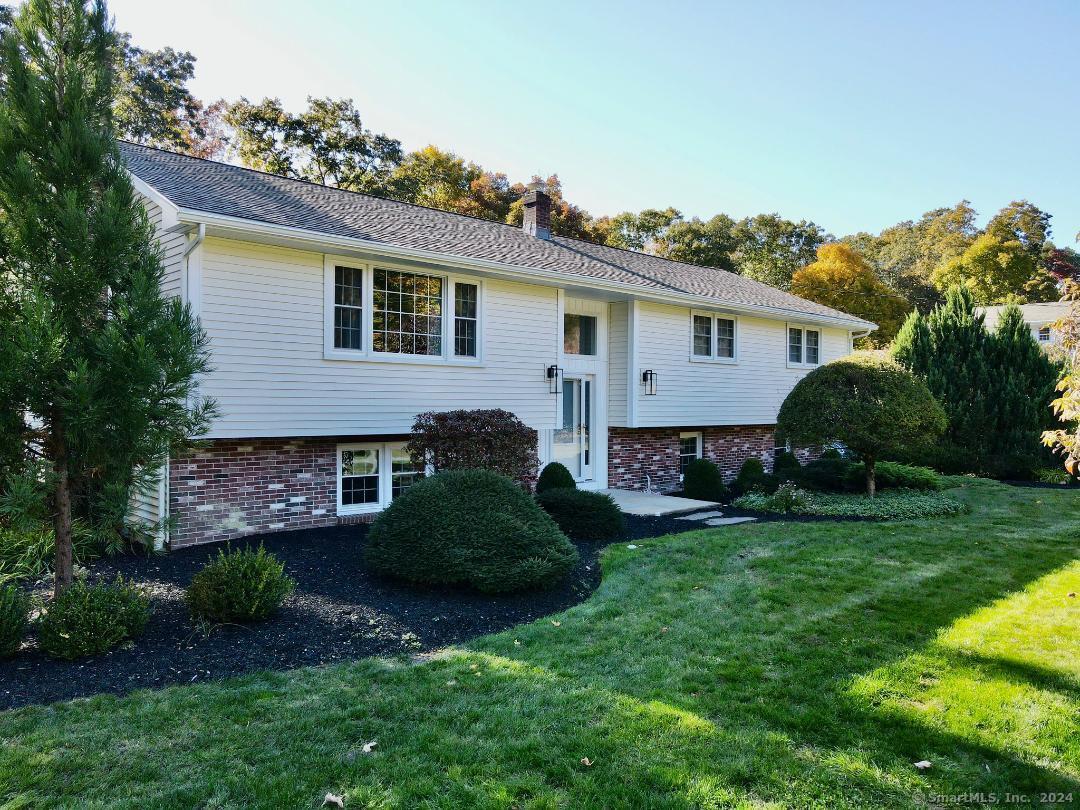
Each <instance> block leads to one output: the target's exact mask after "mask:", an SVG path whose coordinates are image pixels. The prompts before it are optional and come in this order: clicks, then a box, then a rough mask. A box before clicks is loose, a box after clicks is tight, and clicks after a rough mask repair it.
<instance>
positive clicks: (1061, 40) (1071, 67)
mask: <svg viewBox="0 0 1080 810" xmlns="http://www.w3.org/2000/svg"><path fill="white" fill-rule="evenodd" d="M110 8H111V10H112V12H113V14H114V15H115V17H116V22H117V26H118V27H119V28H120V29H122V30H127V31H130V32H132V34H133V35H134V39H135V41H136V43H138V44H140V45H144V46H147V47H160V46H162V45H166V44H168V45H172V46H174V47H177V48H182V49H186V50H190V51H191V52H192V53H194V54H195V56H196V57H198V60H199V61H198V68H197V77H196V81H195V84H194V89H195V91H196V93H197V94H198V95H199V96H200V97H202V98H204V99H214V98H218V97H225V98H227V99H233V98H236V97H238V96H240V95H246V96H248V97H249V98H252V99H257V98H261V97H263V96H267V95H269V96H277V97H279V98H281V99H282V100H283V101H284V102H285V104H286V105H287V106H290V107H294V108H299V107H301V106H302V105H303V104H304V100H305V97H306V96H308V95H319V96H326V95H329V96H334V97H340V96H348V97H352V98H354V99H355V100H356V103H357V106H358V107H359V109H360V110H361V112H362V113H363V114H364V116H365V119H366V125H367V126H369V127H370V128H372V129H374V130H376V131H380V132H386V133H388V134H390V135H393V136H395V137H397V138H400V139H401V140H402V141H403V142H404V144H405V146H406V147H407V148H417V147H420V146H423V145H425V144H427V143H435V144H438V145H439V146H441V147H443V148H447V149H452V150H454V151H455V152H458V153H459V154H461V155H463V156H465V157H467V158H469V159H471V160H474V161H476V162H478V163H480V164H481V165H483V166H485V167H486V168H490V169H496V170H500V171H504V172H506V173H507V174H508V175H509V176H510V177H511V179H513V180H518V179H527V178H528V176H530V175H531V174H533V173H540V174H548V173H552V172H557V173H558V174H559V176H560V178H561V179H562V181H563V187H564V190H565V193H566V194H567V196H568V198H569V199H571V200H573V201H575V202H577V203H578V204H579V205H581V206H583V207H584V208H586V209H587V210H589V211H590V212H591V213H593V214H603V213H617V212H619V211H622V210H627V209H629V210H639V209H641V208H645V207H664V206H667V205H672V206H675V207H676V208H678V209H680V210H681V211H683V212H684V213H685V214H687V215H698V216H702V217H708V216H711V215H712V214H714V213H717V212H721V211H722V212H725V213H728V214H730V215H732V216H744V215H749V214H756V213H760V212H771V211H777V212H779V213H780V214H782V215H784V216H786V217H789V218H792V219H801V218H806V219H812V220H814V221H816V222H817V223H819V224H820V225H822V226H824V227H825V228H827V229H828V230H829V231H831V232H832V233H834V234H836V235H842V234H846V233H851V232H854V231H858V230H869V231H874V232H876V231H878V230H880V229H881V228H883V227H885V226H888V225H891V224H894V223H896V222H898V221H901V220H904V219H911V218H916V217H918V215H919V214H921V213H922V212H923V211H925V210H928V209H930V208H935V207H939V206H945V205H951V204H953V203H955V202H957V201H958V200H960V199H963V198H967V199H969V200H971V201H972V203H973V204H974V205H975V207H976V209H978V211H979V212H980V214H981V216H982V219H984V220H985V218H987V217H988V216H990V215H991V214H993V212H994V211H996V210H997V209H998V208H1000V207H1001V206H1002V205H1004V204H1006V203H1008V202H1009V201H1010V200H1012V199H1019V198H1026V199H1028V200H1030V201H1032V202H1034V203H1035V204H1037V205H1039V206H1040V207H1042V208H1044V209H1045V210H1048V211H1049V212H1050V213H1052V214H1053V215H1054V220H1053V229H1054V239H1055V241H1056V242H1057V243H1058V244H1059V245H1073V244H1074V241H1073V240H1074V237H1075V235H1076V233H1077V231H1080V47H1078V45H1080V2H1077V0H1062V1H1061V2H1032V3H995V2H980V3H964V2H940V0H939V1H938V2H909V3H903V4H897V3H890V4H885V3H877V2H872V1H871V0H868V1H867V2H851V3H839V2H820V3H819V2H814V3H810V2H807V3H799V4H796V3H768V4H766V3H746V2H739V3H734V2H732V3H704V2H702V3H692V2H668V3H660V2H577V3H572V2H566V3H562V2H539V3H528V2H512V3H511V2H493V1H492V2H487V1H484V2H479V1H478V2H410V1H409V0H404V1H402V2H390V3H387V2H385V1H384V2H377V3H376V2H347V1H346V0H340V1H339V2H329V1H328V0H319V1H316V0H312V1H311V2H304V3H300V2H296V3H290V2H283V1H277V0H257V1H255V0H251V1H249V0H215V1H214V2H209V0H185V2H184V3H183V4H182V9H178V7H177V6H176V4H175V3H168V4H166V3H164V2H159V1H158V0H155V1H154V2H150V1H149V0H112V2H111V3H110Z"/></svg>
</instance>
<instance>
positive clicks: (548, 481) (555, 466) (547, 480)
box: [536, 461, 577, 495]
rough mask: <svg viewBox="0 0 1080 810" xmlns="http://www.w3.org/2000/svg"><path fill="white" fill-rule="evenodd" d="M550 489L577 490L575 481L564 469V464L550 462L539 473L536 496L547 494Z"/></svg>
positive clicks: (568, 471)
mask: <svg viewBox="0 0 1080 810" xmlns="http://www.w3.org/2000/svg"><path fill="white" fill-rule="evenodd" d="M552 489H577V481H575V480H574V476H573V475H571V473H570V470H568V469H566V465H565V464H560V463H559V462H557V461H552V462H551V463H550V464H547V465H545V466H544V469H542V470H541V471H540V477H539V478H538V479H536V494H537V495H540V494H541V493H544V492H547V491H549V490H552Z"/></svg>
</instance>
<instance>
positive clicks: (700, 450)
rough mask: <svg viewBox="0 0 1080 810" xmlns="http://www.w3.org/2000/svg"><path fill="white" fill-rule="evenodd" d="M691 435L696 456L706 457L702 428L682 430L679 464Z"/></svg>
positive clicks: (680, 475) (680, 464) (736, 329)
mask: <svg viewBox="0 0 1080 810" xmlns="http://www.w3.org/2000/svg"><path fill="white" fill-rule="evenodd" d="M738 329H739V327H738V326H736V327H735V331H736V334H738ZM691 437H693V438H695V439H697V456H696V458H704V457H705V435H704V434H703V433H702V431H700V430H685V431H682V432H681V433H679V466H682V456H683V452H682V440H683V439H689V438H691ZM682 479H683V476H682V473H681V472H680V473H679V480H680V481H681V480H682Z"/></svg>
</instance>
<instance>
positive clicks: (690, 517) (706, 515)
mask: <svg viewBox="0 0 1080 810" xmlns="http://www.w3.org/2000/svg"><path fill="white" fill-rule="evenodd" d="M723 516H724V513H723V512H716V511H713V512H694V514H692V515H679V517H677V518H675V519H676V520H705V518H718V517H723Z"/></svg>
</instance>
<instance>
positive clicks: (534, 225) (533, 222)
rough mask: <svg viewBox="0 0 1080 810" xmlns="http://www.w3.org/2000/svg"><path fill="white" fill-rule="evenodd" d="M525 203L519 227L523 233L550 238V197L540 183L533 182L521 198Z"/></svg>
mask: <svg viewBox="0 0 1080 810" xmlns="http://www.w3.org/2000/svg"><path fill="white" fill-rule="evenodd" d="M522 202H524V203H525V218H524V219H523V220H522V222H521V227H522V229H523V230H524V231H525V233H527V234H530V235H532V236H535V237H536V238H537V239H550V238H551V197H549V196H548V195H547V193H546V192H545V191H544V187H543V186H542V185H541V184H540V183H533V184H532V185H531V186H529V190H528V191H527V192H526V193H525V196H524V197H523V198H522Z"/></svg>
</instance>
